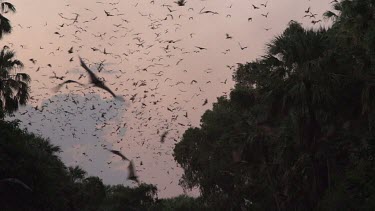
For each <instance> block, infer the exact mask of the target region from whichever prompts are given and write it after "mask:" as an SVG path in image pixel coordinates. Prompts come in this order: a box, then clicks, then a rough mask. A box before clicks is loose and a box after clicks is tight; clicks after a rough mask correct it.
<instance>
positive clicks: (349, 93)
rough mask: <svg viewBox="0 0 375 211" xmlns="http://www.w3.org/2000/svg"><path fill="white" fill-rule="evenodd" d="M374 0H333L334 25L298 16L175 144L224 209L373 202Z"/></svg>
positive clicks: (369, 205)
mask: <svg viewBox="0 0 375 211" xmlns="http://www.w3.org/2000/svg"><path fill="white" fill-rule="evenodd" d="M373 3H374V2H373V1H370V0H369V1H359V0H353V1H349V0H344V1H341V2H339V3H336V4H335V5H334V9H335V10H334V11H333V12H332V11H330V12H327V13H326V14H325V15H326V17H327V18H332V19H333V25H332V26H331V27H330V28H328V29H323V28H321V29H305V28H303V27H302V26H301V24H299V23H297V22H295V21H291V22H290V23H289V25H288V27H287V28H286V29H285V30H284V32H283V33H282V34H281V35H279V36H276V37H275V38H274V39H273V40H272V41H271V42H270V43H269V44H267V46H266V47H267V51H266V53H265V55H264V56H262V57H261V58H260V59H257V60H255V61H253V62H249V63H246V64H242V65H239V66H238V68H237V70H236V71H235V73H234V75H233V79H234V80H235V81H236V85H235V88H234V89H233V90H232V91H231V93H230V97H229V98H226V97H220V98H218V102H217V103H215V104H214V105H213V109H212V110H208V111H206V112H205V114H204V115H203V116H202V118H201V125H200V127H199V128H190V129H188V130H187V131H186V132H185V134H184V135H183V138H182V141H181V142H180V143H178V144H177V145H176V147H175V150H174V156H175V159H176V161H177V162H178V163H179V164H180V165H181V166H182V167H183V169H184V171H185V173H184V176H183V179H182V183H183V184H184V185H185V187H186V188H192V187H199V188H200V190H201V192H202V197H203V199H204V200H203V201H204V202H205V203H208V204H209V207H211V208H215V207H216V208H221V209H223V208H224V209H225V210H316V209H323V210H353V209H354V210H357V209H359V210H362V209H365V210H371V209H374V207H375V205H374V203H373V201H374V200H373V198H374V197H375V192H374V190H375V186H374V184H375V183H374V179H373V177H374V176H375V174H374V173H375V172H374V168H373V167H374V164H375V163H374V161H373V159H372V158H373V156H374V149H375V148H374V144H375V142H374V133H373V131H374V130H373V127H374V126H373V125H374V124H373V122H374V117H375V116H374V111H375V109H374V108H375V107H374V99H375V98H374V97H375V90H374V83H373V77H374V76H373V75H374V67H375V66H374V58H375V57H374V53H373V50H374V43H375V33H374V29H375V25H374V16H373V14H374V8H373V7H374V4H373Z"/></svg>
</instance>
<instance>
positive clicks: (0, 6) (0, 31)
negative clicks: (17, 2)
mask: <svg viewBox="0 0 375 211" xmlns="http://www.w3.org/2000/svg"><path fill="white" fill-rule="evenodd" d="M9 12H13V13H14V12H16V8H15V7H14V6H13V4H11V3H9V2H5V1H0V39H1V38H3V36H4V34H9V33H10V32H12V26H11V24H10V21H9V19H7V18H6V17H4V16H3V14H7V13H9Z"/></svg>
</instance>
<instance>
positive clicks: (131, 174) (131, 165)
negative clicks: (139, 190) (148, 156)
mask: <svg viewBox="0 0 375 211" xmlns="http://www.w3.org/2000/svg"><path fill="white" fill-rule="evenodd" d="M128 170H129V174H128V180H133V181H135V182H137V183H139V181H138V177H137V176H136V175H135V168H134V163H133V161H130V163H129V166H128Z"/></svg>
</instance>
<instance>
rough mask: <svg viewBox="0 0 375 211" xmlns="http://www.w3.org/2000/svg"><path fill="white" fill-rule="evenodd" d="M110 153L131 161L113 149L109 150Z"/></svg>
mask: <svg viewBox="0 0 375 211" xmlns="http://www.w3.org/2000/svg"><path fill="white" fill-rule="evenodd" d="M108 151H110V152H112V153H113V154H115V155H118V156H120V157H121V158H122V159H123V160H129V159H128V158H126V157H125V155H123V154H122V153H121V152H120V151H117V150H112V149H110V150H108Z"/></svg>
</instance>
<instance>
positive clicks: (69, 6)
mask: <svg viewBox="0 0 375 211" xmlns="http://www.w3.org/2000/svg"><path fill="white" fill-rule="evenodd" d="M10 2H11V3H13V4H14V5H15V6H16V8H17V13H16V14H9V15H7V17H8V18H9V19H10V20H11V21H12V24H13V27H14V31H13V33H12V34H11V35H8V36H6V37H5V38H4V39H3V40H2V41H1V42H2V43H3V45H12V44H13V45H12V48H13V49H15V50H16V52H17V58H18V59H20V60H21V61H23V62H24V64H25V68H24V71H25V72H27V73H28V74H30V76H31V77H32V79H33V81H32V84H31V88H32V96H33V99H32V100H31V101H30V102H29V106H26V107H25V108H22V109H20V111H19V113H18V114H17V115H16V118H19V119H21V120H22V121H23V126H24V127H26V128H28V129H29V130H30V131H32V132H36V133H38V134H43V136H44V137H48V138H50V140H51V142H52V143H54V144H56V145H59V146H61V148H62V149H63V153H61V157H62V159H63V161H64V162H65V163H66V164H67V165H77V164H78V165H80V166H82V167H83V168H84V169H85V170H86V171H87V172H88V173H89V175H94V176H99V177H101V178H103V181H104V182H105V183H107V184H118V183H123V184H130V183H129V182H127V181H126V175H127V170H126V167H127V163H124V162H122V161H121V160H120V159H119V158H118V157H114V156H112V155H111V154H110V153H108V151H106V150H104V149H103V146H104V145H106V147H107V148H112V149H117V150H119V149H121V151H122V152H123V153H124V154H125V155H126V156H127V157H128V158H131V159H133V160H134V161H135V166H136V169H137V174H138V175H139V178H140V180H141V181H142V182H145V183H152V184H156V185H157V187H158V189H159V191H160V192H159V196H160V197H172V196H176V195H178V194H182V193H183V190H182V188H181V187H180V186H179V185H178V180H179V179H180V178H181V175H182V173H183V171H182V170H181V169H180V168H179V167H178V165H177V164H176V163H175V162H174V159H173V148H174V145H175V144H176V141H175V140H177V141H179V140H180V137H181V136H182V134H183V132H184V131H185V130H186V129H187V128H188V125H189V124H191V125H192V126H199V120H200V117H201V115H202V114H203V112H204V111H205V110H207V109H210V108H211V107H212V103H213V102H215V101H216V98H217V97H219V96H222V95H224V94H225V93H228V92H229V91H230V89H231V88H232V87H233V84H234V83H233V81H232V80H231V77H232V73H233V69H232V70H230V69H229V68H228V67H227V65H229V66H232V65H235V66H236V63H244V62H247V61H252V60H254V59H256V58H258V57H259V56H260V55H262V54H263V53H264V49H265V44H266V43H267V42H269V41H270V40H271V39H272V37H274V36H275V35H277V34H280V33H281V32H282V31H283V29H285V27H286V25H287V23H288V22H289V21H290V20H297V21H299V22H302V23H303V25H304V26H306V27H319V26H320V25H319V24H320V23H319V24H316V25H313V24H311V19H308V18H303V16H304V15H305V14H306V13H305V10H307V9H308V8H309V7H311V9H310V11H311V12H312V13H316V14H317V16H316V17H317V20H318V19H322V18H321V15H322V13H323V12H325V11H326V10H328V9H330V6H329V2H330V1H326V0H320V1H319V0H314V1H308V0H298V1H295V0H269V1H268V3H267V7H264V6H261V4H265V3H266V2H267V1H263V0H262V1H259V0H254V1H250V0H236V1H229V0H225V1H213V0H205V1H192V0H187V4H186V5H185V6H184V7H178V6H177V5H176V4H175V3H174V1H160V0H155V3H154V4H151V3H150V1H106V0H102V1H101V2H103V3H97V2H99V1H92V0H80V1H74V0H64V1H61V0H50V1H45V0H35V1H32V2H31V1H25V0H14V1H10ZM117 2H119V3H118V4H116V3H117ZM111 3H115V5H111ZM163 4H167V5H171V7H170V9H171V10H172V11H173V10H176V11H173V12H172V13H170V12H169V10H168V9H167V7H163V6H162V5H163ZM252 4H254V5H256V6H258V7H259V8H260V9H257V10H254V9H253V6H252ZM114 8H116V9H114ZM189 8H192V9H189ZM202 8H205V9H204V10H211V11H215V12H218V13H219V14H218V15H211V14H199V11H200V10H201V9H202ZM104 10H106V11H109V12H110V13H111V14H114V15H115V16H109V17H107V16H106V14H105V13H104ZM59 13H60V14H61V16H63V17H66V18H68V19H69V18H74V17H75V14H74V13H78V14H79V17H78V22H77V23H74V24H73V21H72V20H66V19H63V18H62V17H61V16H60V15H59ZM267 13H268V16H267V18H266V17H264V16H262V14H263V15H266V14H267ZM116 14H120V15H119V16H116ZM168 14H171V15H172V16H173V19H172V18H171V16H170V15H168ZM167 15H168V16H167ZM95 17H97V18H95ZM166 17H167V20H162V19H165V18H166ZM190 17H192V18H190ZM249 17H252V18H253V21H248V18H249ZM189 18H190V19H189ZM92 19H95V20H92ZM124 20H127V21H128V22H125V21H124ZM321 23H322V24H323V25H328V24H329V23H328V22H326V21H323V22H321ZM62 24H64V26H62ZM119 24H121V25H119ZM115 25H117V26H115ZM265 29H269V30H268V31H266V30H265ZM55 32H58V34H55ZM104 33H105V34H104ZM159 33H160V35H156V34H159ZM227 33H228V34H229V36H231V37H233V38H232V39H226V34H227ZM100 34H104V35H103V36H102V37H96V36H99V35H100ZM60 36H61V37H60ZM168 40H173V41H177V40H179V41H177V42H175V43H168V42H167V41H168ZM137 43H144V44H143V47H138V46H137ZM238 43H240V44H241V46H247V48H246V49H244V50H241V49H240V46H239V44H238ZM167 46H168V50H164V49H163V48H167ZM195 46H199V47H204V48H207V50H201V51H199V52H197V50H198V48H196V47H195ZM71 47H73V51H74V53H72V54H69V53H68V50H69V49H70V48H71ZM93 47H95V48H98V49H100V51H103V50H104V48H105V49H106V51H107V52H109V53H113V54H112V55H104V54H103V53H100V52H99V51H93V50H92V49H91V48H93ZM57 49H59V50H57ZM227 49H229V50H227ZM194 51H196V52H194ZM125 54H126V55H125ZM78 55H80V56H81V57H83V58H85V59H88V61H89V62H88V63H89V64H91V65H92V68H93V69H94V71H95V72H96V73H97V71H96V69H95V67H97V66H95V65H94V63H100V61H103V60H105V62H104V64H105V66H104V70H102V71H101V72H100V73H98V75H99V76H100V77H104V78H105V80H106V82H107V85H108V86H109V87H111V88H112V89H113V91H114V92H115V93H117V94H120V95H123V96H124V97H125V99H126V102H125V103H121V102H118V101H114V100H113V99H112V98H111V96H110V95H109V94H108V93H105V92H102V91H100V90H98V89H96V88H88V89H83V88H81V87H75V86H73V85H69V86H68V89H65V87H64V88H63V89H62V90H61V92H59V93H53V92H52V91H51V88H52V87H54V86H56V85H57V84H58V83H60V82H61V81H58V80H56V79H51V78H49V77H50V76H52V75H53V73H52V72H53V71H54V72H55V73H56V74H57V75H58V76H66V79H73V80H77V79H78V77H79V75H80V74H85V72H84V70H82V68H81V67H80V66H79V62H78ZM114 55H118V56H114ZM72 57H73V61H72V62H70V61H69V60H70V59H71V58H72ZM30 58H33V59H35V60H37V62H36V64H33V63H32V62H30V61H29V59H30ZM177 63H178V64H177ZM47 64H51V66H52V67H48V66H47ZM149 65H152V66H149ZM147 67H148V68H147ZM38 68H39V70H38ZM144 68H147V71H143V70H142V69H144ZM37 70H38V71H37ZM120 70H121V71H120ZM137 70H138V71H137ZM168 78H169V79H168ZM192 80H196V81H197V83H193V84H191V81H192ZM80 82H82V83H86V82H87V77H86V78H82V79H81V80H80ZM134 83H136V85H135V84H134ZM142 83H144V84H145V85H144V86H143V85H141V84H142ZM155 88H157V89H155ZM134 94H137V96H136V97H135V100H134V102H132V101H130V98H131V96H132V95H134ZM84 95H86V96H84ZM85 98H86V99H85ZM87 98H88V99H87ZM205 99H208V104H207V105H205V106H202V105H203V102H204V100H205ZM74 102H76V103H74ZM154 102H155V104H154ZM43 105H44V107H45V110H44V111H43V112H38V111H36V110H35V109H32V108H31V106H38V107H39V108H41V107H43ZM93 105H94V107H95V109H92V108H93ZM167 108H170V109H174V110H173V112H170V111H168V110H167ZM25 111H28V113H27V114H24V115H20V114H21V113H24V112H25ZM104 112H105V114H104V117H103V116H102V115H103V113H104ZM186 112H188V117H187V118H186V117H185V116H184V114H185V113H186ZM28 114H30V116H31V117H29V116H28ZM174 119H175V120H174ZM125 123H126V124H125ZM178 123H180V124H182V125H185V126H181V125H180V124H178ZM124 125H125V126H124ZM158 130H159V132H160V133H159V134H158ZM166 130H169V131H170V132H169V134H168V136H167V138H166V141H165V143H160V134H161V133H163V132H164V131H166ZM73 134H74V135H73ZM82 153H85V154H82ZM86 155H87V156H86ZM141 161H142V163H143V165H142V166H141V165H140V163H141ZM109 162H111V164H108V163H109ZM191 194H192V195H196V194H197V192H196V191H195V192H193V193H191Z"/></svg>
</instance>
